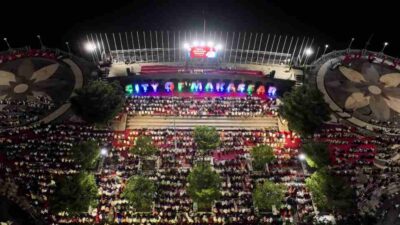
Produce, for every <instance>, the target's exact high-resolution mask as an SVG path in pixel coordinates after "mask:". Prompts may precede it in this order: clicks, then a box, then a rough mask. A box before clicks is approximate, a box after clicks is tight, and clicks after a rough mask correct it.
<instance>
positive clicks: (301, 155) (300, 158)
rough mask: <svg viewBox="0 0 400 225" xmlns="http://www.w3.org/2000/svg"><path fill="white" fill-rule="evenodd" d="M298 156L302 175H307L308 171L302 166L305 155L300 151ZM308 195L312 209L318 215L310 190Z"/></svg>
mask: <svg viewBox="0 0 400 225" xmlns="http://www.w3.org/2000/svg"><path fill="white" fill-rule="evenodd" d="M298 157H299V160H300V164H301V169H302V170H303V174H304V177H305V176H306V175H308V172H307V170H306V168H305V167H304V161H305V160H306V155H305V154H304V153H300V154H299V156H298ZM310 197H311V203H312V206H313V210H314V212H315V214H316V215H318V213H319V212H318V209H317V206H316V205H315V203H314V200H313V195H312V193H311V192H310Z"/></svg>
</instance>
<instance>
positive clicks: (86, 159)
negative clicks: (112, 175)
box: [72, 141, 100, 170]
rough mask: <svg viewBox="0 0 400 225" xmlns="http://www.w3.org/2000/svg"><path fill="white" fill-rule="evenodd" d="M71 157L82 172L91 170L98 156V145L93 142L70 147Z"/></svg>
mask: <svg viewBox="0 0 400 225" xmlns="http://www.w3.org/2000/svg"><path fill="white" fill-rule="evenodd" d="M72 155H73V157H74V159H75V162H77V163H78V164H80V165H81V166H82V169H83V170H88V169H93V168H94V166H95V164H96V161H97V160H98V158H99V156H100V149H99V145H98V144H97V142H95V141H86V142H82V143H80V144H78V145H75V146H74V147H72Z"/></svg>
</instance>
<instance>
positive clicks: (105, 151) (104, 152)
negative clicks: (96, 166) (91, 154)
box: [100, 148, 108, 156]
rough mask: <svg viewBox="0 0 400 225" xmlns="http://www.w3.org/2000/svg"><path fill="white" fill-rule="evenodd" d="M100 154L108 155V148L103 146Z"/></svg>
mask: <svg viewBox="0 0 400 225" xmlns="http://www.w3.org/2000/svg"><path fill="white" fill-rule="evenodd" d="M100 154H101V155H102V156H107V154H108V151H107V149H106V148H102V149H101V150H100Z"/></svg>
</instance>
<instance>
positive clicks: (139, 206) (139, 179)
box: [121, 176, 156, 211]
mask: <svg viewBox="0 0 400 225" xmlns="http://www.w3.org/2000/svg"><path fill="white" fill-rule="evenodd" d="M155 193H156V185H155V183H154V181H152V180H149V179H147V178H145V177H143V176H132V177H130V178H129V180H128V182H127V183H126V187H125V189H124V191H123V192H122V194H121V196H122V197H123V198H125V199H127V200H128V201H129V203H130V204H131V205H132V206H133V207H134V208H135V209H136V210H138V211H149V210H151V205H152V203H153V200H154V196H155Z"/></svg>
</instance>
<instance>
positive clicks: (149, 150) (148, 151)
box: [130, 136, 158, 169]
mask: <svg viewBox="0 0 400 225" xmlns="http://www.w3.org/2000/svg"><path fill="white" fill-rule="evenodd" d="M130 152H131V153H132V154H134V155H137V156H138V157H139V169H141V168H142V161H143V159H144V158H146V157H149V156H153V155H155V154H156V153H157V152H158V150H157V148H156V146H154V144H153V141H152V140H151V137H149V136H139V137H138V138H137V140H136V144H135V145H134V146H132V148H130Z"/></svg>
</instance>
